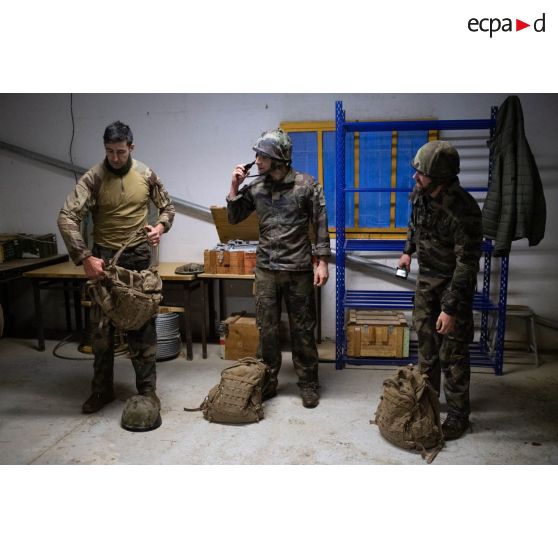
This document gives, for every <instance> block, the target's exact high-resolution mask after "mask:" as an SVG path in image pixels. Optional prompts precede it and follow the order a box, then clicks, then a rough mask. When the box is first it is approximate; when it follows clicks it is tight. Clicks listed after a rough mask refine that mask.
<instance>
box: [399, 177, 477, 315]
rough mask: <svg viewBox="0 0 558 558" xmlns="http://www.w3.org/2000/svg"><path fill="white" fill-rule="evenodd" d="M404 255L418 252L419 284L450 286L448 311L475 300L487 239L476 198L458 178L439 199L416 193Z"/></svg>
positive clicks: (445, 297) (446, 292) (445, 308)
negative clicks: (482, 244)
mask: <svg viewBox="0 0 558 558" xmlns="http://www.w3.org/2000/svg"><path fill="white" fill-rule="evenodd" d="M413 198H414V199H413V210H412V213H411V218H410V221H409V227H408V230H407V242H406V243H405V248H404V250H403V251H404V253H406V254H409V255H411V254H413V253H415V252H416V253H417V258H418V265H419V277H418V282H417V285H418V288H421V287H423V288H428V285H431V286H437V285H441V284H443V283H446V284H447V287H446V288H445V290H444V295H443V297H442V310H443V311H444V312H446V313H447V314H450V315H453V314H455V312H456V310H457V305H458V303H459V302H462V303H466V304H472V300H473V295H474V291H475V287H476V284H477V273H478V271H479V259H480V254H481V243H482V217H481V211H480V208H479V206H478V204H477V202H476V200H475V199H474V198H473V197H472V196H471V195H470V194H469V193H468V192H466V191H465V190H463V188H461V186H460V185H459V180H456V181H455V182H453V183H452V184H451V185H449V186H445V187H443V189H442V190H441V191H440V193H439V194H438V195H437V196H436V198H432V197H430V196H428V195H426V196H420V195H415V196H413Z"/></svg>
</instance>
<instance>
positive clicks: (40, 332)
mask: <svg viewBox="0 0 558 558" xmlns="http://www.w3.org/2000/svg"><path fill="white" fill-rule="evenodd" d="M32 283H33V298H34V300H35V319H36V320H37V343H38V349H39V351H44V350H45V330H44V325H43V308H42V305H41V289H40V286H39V281H38V280H36V279H33V280H32Z"/></svg>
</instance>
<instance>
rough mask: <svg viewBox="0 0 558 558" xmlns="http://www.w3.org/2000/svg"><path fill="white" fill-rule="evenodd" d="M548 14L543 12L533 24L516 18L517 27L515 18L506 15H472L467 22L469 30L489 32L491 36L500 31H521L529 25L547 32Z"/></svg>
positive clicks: (538, 30)
mask: <svg viewBox="0 0 558 558" xmlns="http://www.w3.org/2000/svg"><path fill="white" fill-rule="evenodd" d="M545 18H546V14H544V13H543V14H542V16H541V17H540V18H538V19H536V20H535V21H534V22H533V25H532V26H531V24H530V23H526V22H525V21H522V20H521V19H517V18H515V27H514V25H513V19H512V18H509V17H504V18H502V19H500V18H499V17H484V18H481V19H478V18H476V17H472V18H471V19H470V20H469V21H468V22H467V27H468V28H469V31H471V32H473V33H478V32H479V31H481V32H483V33H489V34H490V38H492V35H493V34H494V33H498V32H504V33H506V32H508V33H509V32H513V31H521V30H522V29H526V28H527V27H533V30H534V31H535V32H536V33H544V32H545V25H546V21H545Z"/></svg>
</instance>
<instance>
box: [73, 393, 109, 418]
mask: <svg viewBox="0 0 558 558" xmlns="http://www.w3.org/2000/svg"><path fill="white" fill-rule="evenodd" d="M114 399H115V396H114V391H113V390H112V389H110V390H107V391H102V392H99V391H94V392H93V393H92V394H91V395H90V396H89V397H88V398H87V401H85V403H84V404H83V405H82V406H81V411H82V413H83V414H84V415H90V414H91V413H96V412H97V411H100V410H101V409H102V408H103V407H104V406H105V405H107V404H108V403H110V402H111V401H114Z"/></svg>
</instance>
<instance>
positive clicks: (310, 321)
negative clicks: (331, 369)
mask: <svg viewBox="0 0 558 558" xmlns="http://www.w3.org/2000/svg"><path fill="white" fill-rule="evenodd" d="M313 282H314V277H313V274H312V272H309V271H270V270H267V269H260V268H258V267H257V268H256V282H255V288H256V323H257V326H258V330H259V333H260V341H259V346H258V353H257V356H258V358H261V359H262V360H263V361H264V362H265V363H266V364H267V365H268V366H269V367H270V368H271V379H270V383H269V387H274V386H276V385H277V375H278V374H279V369H280V368H281V346H280V339H279V323H280V321H281V301H282V300H284V301H285V306H286V308H287V314H288V316H289V329H290V336H291V350H292V357H293V364H294V367H295V370H296V373H297V375H298V385H299V386H300V387H302V386H308V385H312V386H313V387H316V388H317V387H319V385H318V349H317V347H316V337H315V335H314V328H315V327H316V302H315V299H314V285H313Z"/></svg>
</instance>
